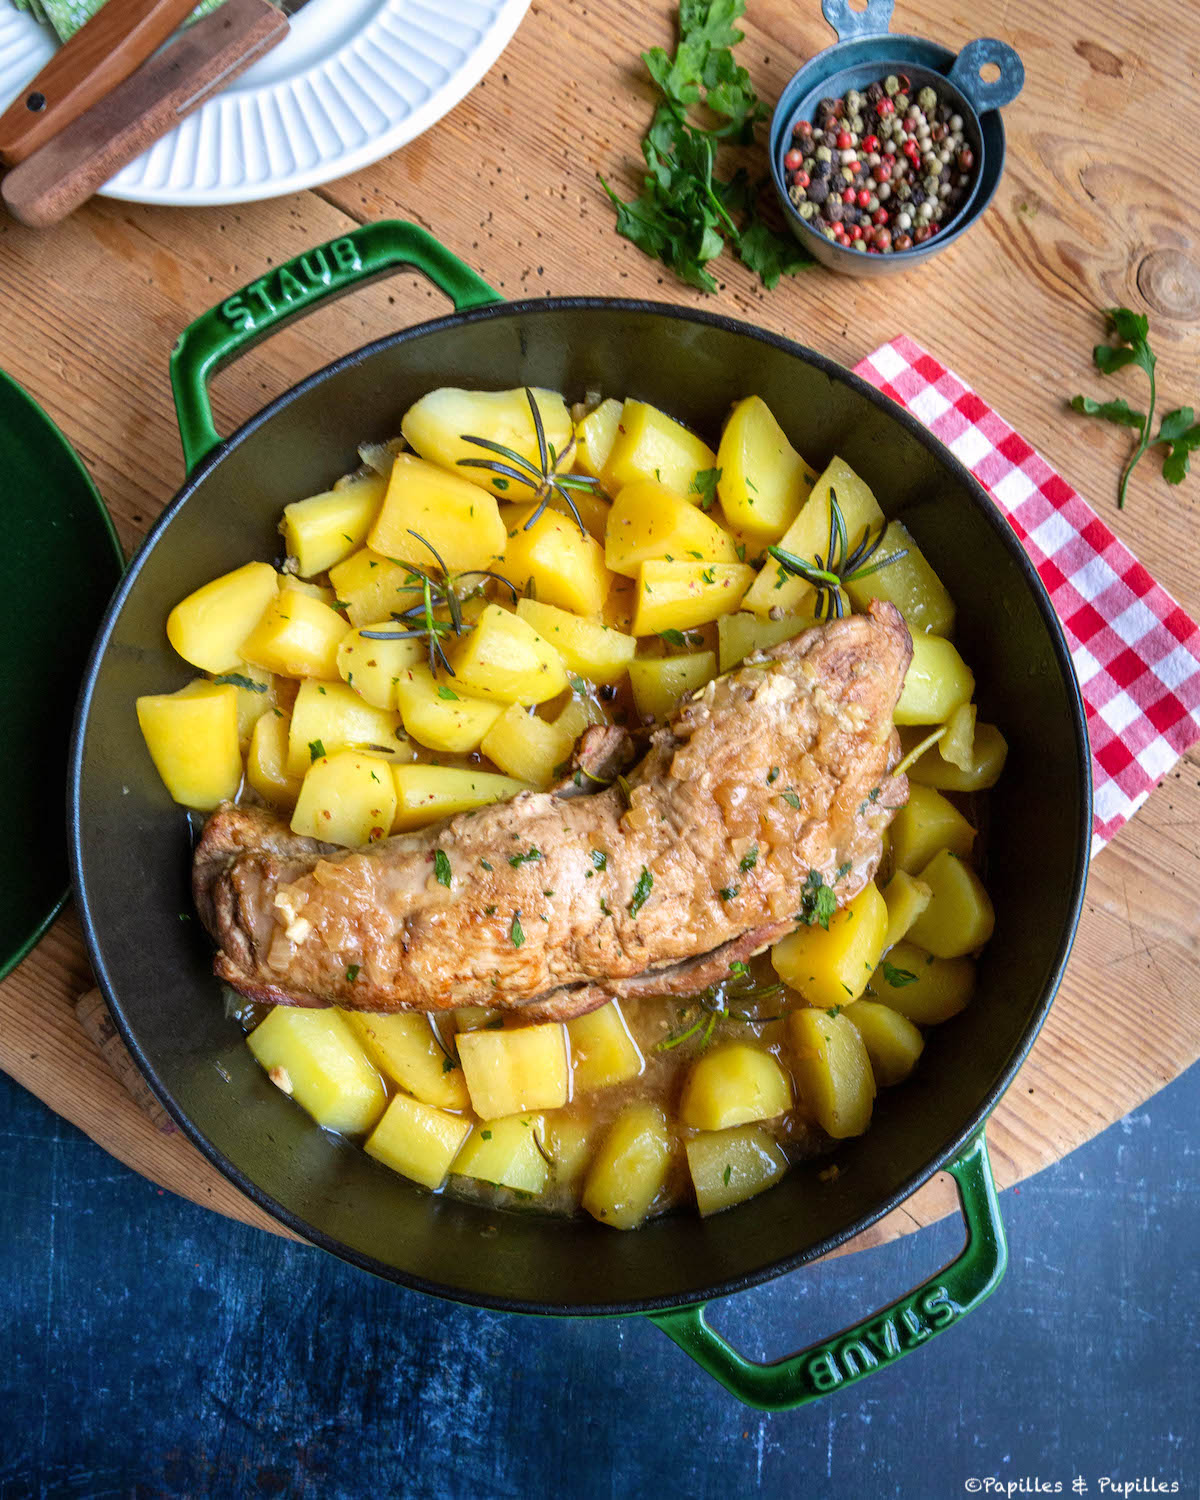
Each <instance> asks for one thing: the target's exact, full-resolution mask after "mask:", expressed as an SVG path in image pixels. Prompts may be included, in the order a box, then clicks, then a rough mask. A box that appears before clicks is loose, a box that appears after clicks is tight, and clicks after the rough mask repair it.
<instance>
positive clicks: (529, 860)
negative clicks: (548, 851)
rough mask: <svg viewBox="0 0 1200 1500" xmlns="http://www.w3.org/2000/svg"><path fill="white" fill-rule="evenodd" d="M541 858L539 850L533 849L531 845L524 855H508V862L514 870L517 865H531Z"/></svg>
mask: <svg viewBox="0 0 1200 1500" xmlns="http://www.w3.org/2000/svg"><path fill="white" fill-rule="evenodd" d="M541 857H542V851H541V850H540V849H535V848H534V847H533V845H532V844H531V845H530V846H529V849H528V851H527V852H526V853H525V854H510V855H509V858H508V862H509V864H510V865H512V867H513V869H514V870H515V869H516V868H517V867H518V866H519V865H528V864H533V862H534V861H535V860H539V859H541Z"/></svg>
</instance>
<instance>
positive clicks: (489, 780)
mask: <svg viewBox="0 0 1200 1500" xmlns="http://www.w3.org/2000/svg"><path fill="white" fill-rule="evenodd" d="M392 780H393V782H394V783H395V787H396V815H395V817H394V818H393V820H392V832H393V833H405V832H407V831H408V830H409V829H411V828H423V827H424V826H425V824H426V823H434V822H437V821H438V819H440V818H450V817H453V816H454V814H455V813H460V812H468V811H469V810H470V809H471V808H473V807H486V806H487V804H488V803H489V802H506V801H508V799H509V798H510V797H515V796H516V795H517V793H518V792H526V791H528V790H529V787H528V786H527V785H526V783H525V782H523V781H514V780H513V779H512V777H511V776H497V775H495V774H494V773H493V772H491V771H476V770H470V771H468V770H463V769H460V768H459V767H458V766H421V765H415V766H413V765H394V766H393V767H392Z"/></svg>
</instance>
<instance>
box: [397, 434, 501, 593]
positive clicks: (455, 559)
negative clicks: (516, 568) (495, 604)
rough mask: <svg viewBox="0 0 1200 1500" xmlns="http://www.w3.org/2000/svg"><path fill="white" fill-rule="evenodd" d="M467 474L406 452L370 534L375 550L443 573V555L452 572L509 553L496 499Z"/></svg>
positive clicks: (485, 563) (484, 565) (484, 564)
mask: <svg viewBox="0 0 1200 1500" xmlns="http://www.w3.org/2000/svg"><path fill="white" fill-rule="evenodd" d="M460 474H461V475H462V476H464V477H461V478H460ZM465 475H466V471H465V470H459V471H458V472H457V473H450V472H449V470H447V469H441V468H439V467H438V466H437V464H431V463H427V462H426V461H425V460H424V459H423V458H414V457H413V455H412V454H411V453H401V454H400V455H399V456H398V457H397V459H396V462H395V464H394V465H393V467H392V477H391V478H390V479H389V480H388V487H387V494H386V495H385V496H384V500H383V507H382V509H381V510H380V512H379V514H378V516H377V517H376V518H375V523H374V525H373V526H372V527H371V529H370V531H369V532H368V533H367V545H368V546H369V547H370V549H371V551H372V552H378V553H381V554H382V555H383V556H384V557H388V558H391V559H392V560H393V561H396V562H402V563H404V562H408V563H415V564H416V565H417V566H418V567H421V568H425V569H433V570H434V571H437V572H440V571H441V566H440V564H439V563H438V560H437V558H438V557H440V558H441V560H442V562H443V563H444V564H445V566H446V567H447V568H449V569H450V571H451V572H452V573H459V572H463V571H464V570H466V569H470V568H490V567H491V565H492V563H493V562H494V561H495V560H496V558H498V557H499V556H500V554H501V553H502V552H503V551H504V523H503V521H501V519H500V509H499V507H498V506H497V504H496V501H495V499H494V498H493V497H492V496H490V495H486V494H483V495H481V494H480V492H479V486H478V485H477V484H473V483H471V481H470V480H469V479H467V478H466V477H465ZM414 531H415V532H416V533H417V535H416V536H414V535H413V534H412V533H413V532H414ZM419 538H424V541H421V540H419ZM425 542H428V543H429V546H426V545H425V544H424V543H425ZM431 547H432V548H434V549H436V552H437V557H435V556H434V553H433V552H431V551H430V548H431Z"/></svg>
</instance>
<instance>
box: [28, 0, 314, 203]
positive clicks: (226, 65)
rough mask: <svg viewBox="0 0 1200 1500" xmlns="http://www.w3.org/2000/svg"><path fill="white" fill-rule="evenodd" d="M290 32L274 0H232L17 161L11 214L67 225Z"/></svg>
mask: <svg viewBox="0 0 1200 1500" xmlns="http://www.w3.org/2000/svg"><path fill="white" fill-rule="evenodd" d="M191 3H192V4H193V5H194V3H195V0H191ZM296 8H298V7H296V6H294V5H293V6H292V9H296ZM189 9H190V6H189ZM101 14H103V12H101ZM287 33H288V22H287V16H286V15H285V14H284V13H283V12H282V11H280V10H279V9H277V8H276V6H275V5H273V4H272V3H271V0H225V3H224V4H223V5H221V6H220V8H219V9H217V10H215V11H214V12H213V13H212V14H211V15H208V16H205V17H204V19H203V20H201V21H197V22H196V23H195V25H193V26H189V27H188V29H187V30H186V31H185V32H184V33H183V34H182V36H180V37H179V38H178V40H177V41H175V42H174V43H172V45H171V46H170V47H169V48H167V49H166V50H165V51H163V52H161V53H159V55H158V56H157V57H152V58H151V59H150V61H149V62H145V63H143V64H142V66H141V67H140V68H139V69H138V70H137V72H136V73H134V74H133V75H132V76H131V77H130V78H128V79H126V81H125V82H124V83H122V84H121V85H120V86H119V87H118V88H117V89H115V90H114V91H113V92H112V93H111V94H109V95H108V97H107V98H105V99H102V100H101V101H100V102H99V103H98V104H95V105H93V106H92V108H91V109H89V110H88V111H87V113H86V114H84V115H82V116H80V118H79V119H77V120H76V121H75V122H74V124H72V125H69V126H68V127H67V128H66V129H65V130H63V131H61V132H60V133H59V134H58V135H57V136H56V137H55V138H54V139H53V140H52V141H50V143H49V144H48V145H45V146H43V147H42V148H41V150H40V151H38V152H36V153H35V154H34V155H33V156H31V157H29V159H28V160H26V161H24V162H22V163H21V165H20V166H17V167H14V168H13V169H12V171H11V172H9V173H8V174H7V175H6V176H5V177H4V179H3V182H0V197H2V198H3V199H4V203H5V206H6V207H7V208H8V211H9V213H11V214H12V215H13V217H14V218H16V219H19V220H20V221H21V223H22V224H28V225H29V226H30V227H31V228H34V229H47V228H49V227H50V226H51V225H53V224H58V223H60V222H61V221H62V220H63V219H65V218H66V217H67V215H68V214H70V213H72V212H74V210H75V209H76V208H78V207H79V205H80V204H81V203H84V202H86V201H87V199H88V198H90V197H91V196H92V194H93V193H95V192H96V190H97V189H98V188H101V187H103V186H104V184H105V183H106V182H107V181H108V179H109V178H110V177H112V176H113V175H114V173H116V172H119V171H120V170H121V168H122V167H123V166H125V165H126V164H127V163H128V162H131V161H132V160H133V159H134V157H136V156H140V155H141V153H142V152H143V151H145V150H146V149H147V147H148V146H151V145H153V143H154V142H155V141H156V140H157V139H158V138H159V137H160V136H162V135H165V134H166V133H167V131H169V130H172V129H173V128H174V127H175V126H176V125H178V123H179V122H180V120H182V119H184V118H185V116H187V115H189V114H191V112H192V111H193V110H194V109H198V108H199V107H200V105H201V104H203V103H204V101H205V100H206V99H208V98H210V97H211V96H212V95H213V94H214V93H216V92H217V90H219V89H222V88H224V87H225V85H226V84H227V83H229V82H230V81H231V80H232V79H234V78H236V77H237V75H238V74H239V73H241V72H242V71H243V70H244V69H246V68H248V67H249V66H250V65H251V63H254V62H256V61H257V60H258V59H259V58H260V57H261V56H262V55H263V54H264V53H265V52H268V51H269V50H270V49H271V48H272V47H274V46H275V45H276V44H277V43H278V42H281V41H282V40H283V38H284V37H285V36H286V35H287Z"/></svg>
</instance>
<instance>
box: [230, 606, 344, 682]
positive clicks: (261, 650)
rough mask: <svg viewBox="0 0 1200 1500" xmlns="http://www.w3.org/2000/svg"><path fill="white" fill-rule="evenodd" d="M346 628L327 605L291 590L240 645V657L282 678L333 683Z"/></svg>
mask: <svg viewBox="0 0 1200 1500" xmlns="http://www.w3.org/2000/svg"><path fill="white" fill-rule="evenodd" d="M349 629H350V627H349V625H347V624H346V622H345V620H343V619H342V617H341V615H339V614H338V612H337V610H335V609H330V607H329V605H328V604H322V603H321V601H320V600H319V599H313V598H312V597H311V596H310V595H308V594H300V593H297V592H296V591H295V590H290V591H289V592H287V593H285V594H278V595H276V597H275V598H274V599H272V600H271V602H270V603H269V604H268V605H267V607H266V610H265V611H264V613H263V617H262V619H261V620H259V622H258V624H257V625H256V626H255V627H254V629H253V630H252V631H251V632H250V634H249V635H248V636H247V637H246V639H245V640H244V641H243V642H242V655H243V657H245V659H246V660H247V661H248V662H253V663H254V665H255V666H257V667H265V668H266V670H267V671H268V672H279V673H280V674H281V675H282V676H284V677H321V678H324V679H325V680H326V681H329V682H335V681H336V680H337V676H338V669H337V654H338V647H339V646H340V645H341V643H342V637H343V636H345V635H346V634H347V633H348V632H349Z"/></svg>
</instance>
